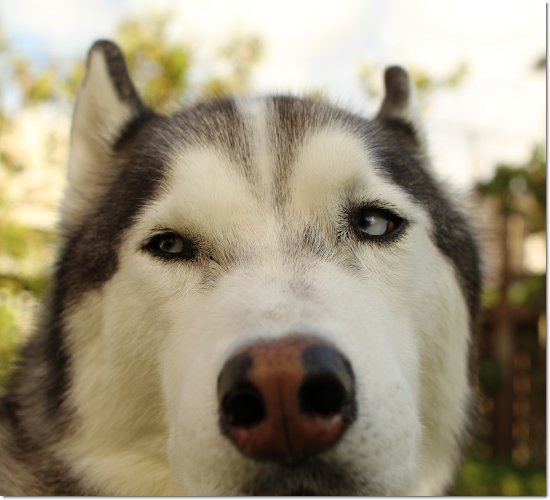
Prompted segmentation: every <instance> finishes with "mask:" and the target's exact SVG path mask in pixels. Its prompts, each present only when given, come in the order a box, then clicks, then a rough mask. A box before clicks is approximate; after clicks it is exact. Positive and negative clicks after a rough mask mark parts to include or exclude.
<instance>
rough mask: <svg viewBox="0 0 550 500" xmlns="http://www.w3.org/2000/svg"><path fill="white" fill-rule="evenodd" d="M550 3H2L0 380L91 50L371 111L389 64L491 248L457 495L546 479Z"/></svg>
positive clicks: (173, 84)
mask: <svg viewBox="0 0 550 500" xmlns="http://www.w3.org/2000/svg"><path fill="white" fill-rule="evenodd" d="M545 8H546V5H545V3H544V2H542V1H539V0H516V1H505V0H485V1H483V0H462V1H461V2H451V1H450V0H415V1H412V0H361V1H359V0H339V1H335V0H331V1H328V0H316V1H301V0H280V1H278V2H260V1H258V0H254V1H252V0H233V1H215V0H201V1H200V2H199V1H195V2H191V1H164V0H154V1H153V0H132V1H130V0H96V1H94V2H91V1H78V0H49V1H48V2H44V1H39V0H34V1H33V0H18V1H13V0H1V1H0V384H2V383H4V382H5V381H6V379H7V377H9V372H10V367H11V366H12V365H13V362H14V360H15V359H16V357H17V347H16V346H17V345H18V344H19V343H20V342H21V340H23V339H24V338H25V337H26V336H27V335H29V333H30V332H31V331H32V325H33V323H34V321H35V319H36V317H37V315H38V313H39V307H40V306H39V304H40V301H41V300H42V298H43V296H44V294H45V293H46V290H47V286H48V269H49V266H51V264H52V262H53V250H54V247H55V241H56V220H57V212H56V208H57V206H58V203H59V200H60V198H61V195H62V191H63V187H64V183H65V177H64V175H65V170H64V169H65V163H66V159H67V141H68V134H69V129H70V118H71V112H72V106H73V105H74V96H75V93H76V90H77V88H78V85H79V84H80V82H81V79H82V76H83V72H84V60H85V56H86V52H87V50H88V49H89V47H90V46H91V44H92V43H93V42H94V40H96V39H99V38H109V39H113V40H115V41H116V42H118V43H119V44H120V45H121V47H122V48H123V50H124V52H125V53H126V55H127V58H128V64H129V67H130V71H131V73H132V74H133V76H134V78H135V80H136V82H137V85H138V88H139V89H140V91H141V92H142V94H143V95H144V97H145V99H146V100H147V101H148V102H149V103H150V104H151V105H152V106H154V107H155V108H156V109H157V110H159V111H161V112H162V111H170V110H173V109H176V108H177V107H178V106H180V105H185V103H189V102H192V101H194V100H196V99H199V98H207V99H210V98H215V97H216V96H219V95H225V94H235V93H236V94H254V93H272V92H288V91H290V92H294V93H300V94H306V95H310V96H313V97H318V98H322V99H330V100H333V101H335V102H337V103H339V104H340V105H341V106H344V107H346V108H349V109H352V110H354V111H356V112H358V113H360V114H363V115H365V116H372V115H373V114H375V113H376V111H377V107H378V106H379V104H380V100H381V98H382V75H383V70H384V68H385V67H387V66H388V65H392V64H400V65H402V66H404V67H406V68H407V69H408V70H409V72H410V74H411V76H412V78H413V79H414V81H415V82H416V84H417V87H418V94H419V99H420V104H421V107H422V110H423V114H424V117H425V121H426V128H427V132H428V137H429V142H430V146H431V151H432V157H433V159H434V165H435V168H436V170H437V171H438V173H439V175H440V177H442V179H443V180H444V181H446V182H447V183H449V184H450V185H452V186H454V187H455V188H456V189H457V191H458V192H459V194H462V196H463V197H464V198H465V202H466V203H468V205H469V206H471V207H473V208H470V209H469V213H471V214H472V218H474V219H475V221H476V224H477V225H478V226H479V227H480V235H481V237H482V240H483V245H484V249H485V252H486V255H487V257H486V261H487V273H488V277H487V283H486V288H485V292H484V296H483V301H484V313H483V318H482V321H481V333H480V338H479V346H480V348H479V386H480V392H481V395H482V396H481V404H480V418H479V422H478V424H477V425H476V429H475V439H474V444H473V446H472V450H471V453H470V455H469V458H468V460H467V461H466V463H465V465H464V466H463V467H462V469H461V471H460V472H459V475H458V479H457V485H456V486H455V488H454V490H452V493H454V494H462V495H470V494H477V495H532V494H537V495H541V494H545V492H546V473H545V467H546V312H545V304H546V215H545V214H546V142H545V135H546V124H545V120H546V106H545V89H546V48H545V47H546V43H545V36H546V34H545V25H546V13H545Z"/></svg>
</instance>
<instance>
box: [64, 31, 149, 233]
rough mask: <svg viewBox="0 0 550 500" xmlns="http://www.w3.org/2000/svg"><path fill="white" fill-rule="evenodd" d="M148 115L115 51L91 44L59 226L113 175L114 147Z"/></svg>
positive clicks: (105, 45) (85, 205)
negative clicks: (119, 139)
mask: <svg viewBox="0 0 550 500" xmlns="http://www.w3.org/2000/svg"><path fill="white" fill-rule="evenodd" d="M147 112H149V113H151V111H150V110H149V109H148V108H147V106H145V105H144V104H143V102H142V101H141V99H140V98H139V95H138V93H137V91H136V89H135V87H134V84H133V83H132V80H131V79H130V76H129V75H128V70H127V68H126V63H125V61H124V56H123V55H122V52H121V51H120V49H119V48H118V47H117V46H116V45H115V44H114V43H112V42H109V41H105V40H101V41H98V42H96V43H94V45H93V46H92V48H91V49H90V51H89V53H88V61H87V69H86V76H85V77H84V82H83V84H82V86H81V88H80V90H79V93H78V96H77V101H76V106H75V110H74V114H73V123H72V129H71V139H70V151H69V167H68V188H67V193H66V197H65V201H64V203H63V207H62V209H63V210H62V211H63V217H62V219H63V222H64V223H68V220H69V219H70V220H73V221H74V220H75V218H76V219H77V220H78V219H79V215H80V214H82V212H83V211H84V210H85V209H86V208H88V207H89V206H90V203H92V201H93V200H96V199H97V197H98V195H99V194H101V191H102V190H103V189H104V187H105V185H106V184H108V182H107V181H108V178H109V177H113V176H114V175H115V174H116V172H112V169H113V168H114V165H112V163H113V162H112V161H111V153H112V149H113V145H114V143H115V141H116V139H117V138H118V137H119V136H120V134H121V133H122V132H123V131H124V129H125V128H126V127H127V126H128V124H129V123H130V122H132V121H133V120H135V119H136V118H138V117H139V116H140V115H142V114H143V113H147ZM65 225H66V224H65Z"/></svg>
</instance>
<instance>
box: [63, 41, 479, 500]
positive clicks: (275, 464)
mask: <svg viewBox="0 0 550 500" xmlns="http://www.w3.org/2000/svg"><path fill="white" fill-rule="evenodd" d="M118 57H119V56H118V55H117V52H116V50H115V49H114V48H113V47H112V46H111V45H108V44H99V45H96V46H95V50H94V49H93V50H92V52H91V57H90V62H89V71H88V77H87V80H86V82H85V84H84V87H83V90H82V91H81V95H80V97H79V103H78V105H77V110H76V114H75V125H74V128H73V136H72V149H71V164H70V174H69V175H70V181H71V185H70V187H69V191H68V195H67V199H66V202H65V206H64V210H65V214H64V223H63V224H64V230H65V233H64V234H65V239H66V242H67V243H66V247H69V246H70V247H71V248H72V251H76V252H77V253H80V255H81V257H79V258H80V260H79V261H78V262H79V265H80V269H81V270H80V272H81V276H84V278H79V279H80V280H81V284H80V285H79V286H80V288H81V290H82V293H81V295H82V297H81V298H79V299H78V300H75V303H76V302H79V301H80V303H85V304H87V308H86V311H87V312H85V313H82V312H75V311H76V309H77V308H76V307H74V308H73V309H72V310H71V312H68V313H67V318H68V320H67V323H68V324H69V325H74V328H75V329H76V328H77V325H78V324H86V325H92V324H93V325H96V326H88V327H87V328H86V331H87V332H88V333H86V335H90V336H93V337H94V339H95V340H93V341H92V340H89V339H86V338H85V335H84V334H82V335H81V337H80V338H79V340H78V341H75V342H74V344H75V346H74V349H75V350H78V349H82V353H81V356H82V357H83V358H85V357H88V360H89V364H90V365H91V366H99V365H101V367H102V369H104V370H107V372H108V375H104V376H103V377H104V378H105V380H104V381H103V385H102V386H101V387H102V388H103V389H102V390H104V391H105V392H104V393H103V395H102V396H100V394H99V393H100V389H99V388H97V387H93V383H92V384H91V383H90V371H92V370H93V368H91V367H89V368H87V369H79V368H78V367H75V387H74V389H73V394H74V396H73V397H74V398H75V399H76V400H77V408H78V407H81V406H82V405H90V403H89V401H90V399H93V398H95V399H96V400H97V398H98V397H103V398H104V400H105V402H104V403H102V407H101V408H99V409H98V408H96V407H94V409H93V410H90V412H93V413H94V415H95V416H94V417H89V416H86V415H84V416H83V417H82V418H83V420H84V421H85V420H86V419H87V418H88V419H89V422H88V423H90V425H91V422H92V420H94V419H95V421H96V422H104V424H105V425H106V426H107V427H109V428H111V430H109V433H110V434H106V435H105V440H107V439H108V437H109V436H111V439H112V440H113V441H112V442H117V443H120V446H127V447H128V452H129V454H130V455H131V454H132V453H134V454H135V456H133V457H132V458H128V459H127V460H128V463H132V464H133V463H137V462H139V458H136V457H139V454H140V447H142V449H143V450H145V451H144V455H148V459H150V458H151V457H150V455H151V454H154V455H155V456H156V460H157V461H156V462H155V464H156V465H155V466H152V470H153V469H154V474H155V475H156V476H155V477H156V481H157V482H158V484H161V483H162V482H163V481H167V482H171V481H173V483H174V484H175V486H176V491H177V492H179V493H180V494H184V495H236V494H242V493H244V494H274V495H287V494H320V495H330V494H336V495H353V494H359V495H365V494H374V495H407V494H411V493H420V494H426V493H441V492H442V489H443V488H445V487H446V485H447V484H448V482H449V480H450V479H451V478H452V474H453V471H454V467H455V464H456V462H457V460H458V459H459V457H460V450H459V445H460V442H461V441H462V439H463V435H464V433H465V429H466V426H467V423H468V408H469V400H470V395H471V388H470V382H469V378H468V373H467V364H468V351H469V345H468V343H469V341H468V339H469V337H470V325H471V321H472V318H473V317H474V316H475V301H473V302H472V300H471V299H470V295H471V293H473V292H472V290H474V292H475V287H476V286H478V285H477V281H476V280H477V279H478V278H477V275H474V274H473V273H472V272H470V268H471V267H472V266H473V267H475V266H476V265H477V264H476V261H475V249H473V246H472V245H473V244H472V242H471V240H470V239H469V236H468V233H467V232H466V231H465V228H466V226H465V224H464V222H463V220H462V219H461V218H460V216H459V215H458V213H457V212H456V211H454V209H453V208H452V207H451V206H450V204H449V203H448V202H447V201H445V198H444V196H443V194H442V191H441V189H440V188H439V187H438V186H437V184H436V183H435V182H434V181H433V179H432V177H431V175H430V174H429V172H428V170H427V169H428V166H427V165H426V161H427V160H426V159H425V151H424V140H423V138H422V135H421V131H420V127H419V125H418V122H417V121H416V120H417V119H416V118H415V115H414V106H413V102H412V99H411V95H410V92H411V89H410V88H409V85H408V79H407V77H406V74H405V73H404V72H403V71H402V70H398V69H394V70H393V74H392V73H391V72H389V73H388V75H389V76H388V77H387V82H386V83H387V91H388V94H387V97H386V100H385V102H384V105H383V107H382V109H381V112H380V114H379V116H378V118H377V119H376V120H374V121H370V122H368V121H365V120H362V119H360V118H357V117H355V116H353V115H350V114H348V113H346V112H343V111H339V110H336V109H334V108H332V107H330V106H328V105H326V104H322V103H315V102H311V101H308V100H302V99H293V98H286V97H280V98H265V99H257V100H246V101H236V102H233V101H221V102H215V103H210V104H203V105H200V106H198V107H196V108H193V109H191V110H188V111H185V112H183V113H181V114H177V115H174V116H173V117H159V116H156V115H153V114H152V113H151V112H150V111H148V110H147V109H145V107H144V106H143V105H142V104H141V103H140V102H139V100H138V98H137V96H136V94H135V91H134V90H133V87H132V86H131V83H130V82H129V81H127V80H126V79H125V78H127V77H124V75H125V73H121V72H120V70H118V72H117V70H116V64H115V63H116V62H117V61H118V59H117V58H118ZM113 61H114V62H115V63H114V62H113ZM121 74H122V76H121ZM101 102H103V103H104V105H103V107H102V105H100V104H98V103H101ZM98 165H99V167H98ZM105 165H107V167H105ZM107 168H108V169H111V170H110V171H107ZM84 193H85V198H84V199H83V194H84ZM87 214H93V215H87ZM83 228H86V229H85V230H84V229H83ZM455 233H456V235H455V236H453V234H455ZM90 234H92V236H90ZM75 235H77V236H75ZM98 242H99V243H98ZM79 249H80V250H81V251H80V252H79ZM94 249H95V250H94ZM86 252H87V253H86ZM468 252H470V253H471V252H474V255H473V256H471V257H468V255H469V254H468ZM468 258H469V259H473V263H471V262H464V261H465V260H467V259H468ZM106 262H108V263H109V265H108V266H106ZM74 266H75V265H73V267H74ZM109 266H110V267H109ZM106 267H108V269H106ZM91 276H93V277H91ZM86 277H87V278H86ZM86 279H88V282H86ZM91 318H93V320H92V319H91ZM98 322H99V323H100V325H101V326H100V328H99V329H98V327H97V324H98ZM92 331H93V333H90V332H92ZM98 339H99V340H98ZM83 346H85V347H83ZM90 346H93V347H90ZM84 351H85V352H86V353H85V352H84ZM91 353H92V354H91ZM311 353H324V354H322V355H321V354H319V355H317V354H311ZM327 353H328V354H327ZM310 354H311V356H313V358H311V356H310V357H309V358H308V356H309V355H310ZM315 356H317V357H315ZM99 357H101V360H102V361H99V360H98V358H99ZM310 358H311V359H313V361H308V359H310ZM243 359H245V361H242V360H243ZM327 360H328V361H327ZM331 360H332V361H331ZM334 360H336V361H334ZM235 367H237V368H235ZM319 374H321V375H319ZM308 384H309V385H308ZM305 387H311V388H310V389H308V390H309V393H308V390H307V389H306V388H305ZM117 395H118V396H117ZM239 398H240V399H239ZM319 398H320V400H321V402H319ZM323 398H324V399H323ZM111 399H112V401H111ZM107 400H109V401H107ZM86 401H88V403H86ZM235 401H237V402H235ZM308 401H309V403H308ZM311 401H314V402H311ZM327 401H328V402H327ZM293 405H294V406H293ZM103 406H104V407H103ZM117 406H118V407H119V411H120V414H119V416H118V417H117V418H118V419H119V420H120V422H121V423H120V425H119V426H118V427H117V426H116V425H115V424H113V423H112V419H113V414H115V413H116V407H117ZM122 407H123V408H122ZM117 428H118V431H117V430H116V429H117ZM266 429H268V430H266ZM86 432H87V431H85V430H84V431H81V432H80V434H79V437H78V439H77V441H78V442H79V444H78V445H76V446H75V447H74V450H73V456H75V457H77V456H78V455H79V454H80V455H81V454H82V452H81V450H82V449H84V448H86V447H92V446H93V441H94V439H96V440H97V441H99V439H98V438H97V435H96V436H95V437H94V438H92V432H91V431H89V432H88V434H86ZM96 432H98V433H99V434H101V431H97V429H96ZM116 432H120V435H117V436H114V434H115V433H116ZM123 435H124V436H125V437H123ZM130 443H133V446H134V447H133V448H132V445H131V444H130ZM108 448H109V446H108V445H107V444H106V443H105V444H103V445H102V449H104V450H106V449H108ZM164 457H168V458H167V460H166V463H169V473H168V477H166V475H165V474H164V472H163V471H162V470H161V469H162V466H161V465H159V464H162V463H164V461H165V458H164ZM102 467H103V468H102ZM105 468H106V466H105V465H97V466H96V467H95V469H94V470H95V471H96V472H94V474H95V476H94V477H95V478H96V480H99V479H98V478H100V477H101V474H105V471H104V469H105ZM130 468H131V467H130V466H128V471H129V470H130ZM136 470H137V469H136ZM102 471H103V472H102ZM146 474H147V471H146V470H142V471H141V472H140V474H139V476H140V477H136V478H135V481H136V484H138V483H139V484H142V483H143V484H145V483H144V481H145V478H144V477H141V476H142V475H146ZM111 476H114V473H113V474H111ZM113 481H114V482H115V483H116V479H113ZM125 481H126V482H127V483H128V484H129V483H131V482H132V474H131V473H130V472H128V473H127V478H126V479H125ZM140 481H141V483H140ZM124 484H126V483H124ZM124 491H127V492H129V491H131V488H130V489H126V490H124ZM140 492H142V493H145V491H140ZM138 493H139V492H138Z"/></svg>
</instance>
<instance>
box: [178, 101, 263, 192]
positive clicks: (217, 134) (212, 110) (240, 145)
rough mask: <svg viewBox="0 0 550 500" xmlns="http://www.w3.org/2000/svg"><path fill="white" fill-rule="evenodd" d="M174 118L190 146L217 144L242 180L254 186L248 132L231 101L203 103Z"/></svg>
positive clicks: (254, 175) (254, 179) (254, 176)
mask: <svg viewBox="0 0 550 500" xmlns="http://www.w3.org/2000/svg"><path fill="white" fill-rule="evenodd" d="M174 119H175V120H176V122H177V124H178V126H179V128H180V130H181V131H182V132H183V133H184V134H185V136H186V139H187V140H188V141H189V142H190V143H194V144H199V145H204V146H209V147H211V146H212V145H213V144H214V145H219V146H220V149H221V150H222V151H226V152H227V154H228V155H229V159H230V160H231V163H232V164H233V165H234V166H236V167H237V168H238V169H239V170H240V172H241V173H242V174H243V175H244V177H245V178H246V179H248V181H249V182H250V183H252V184H253V185H254V184H256V183H257V173H256V172H255V171H254V169H253V167H252V146H251V144H250V139H249V135H250V132H249V131H248V130H247V126H246V123H245V120H244V119H243V117H242V116H241V114H240V113H239V111H238V109H237V106H236V105H235V102H234V101H232V100H229V99H224V100H219V101H212V102H204V103H201V104H199V105H198V106H196V107H194V108H193V109H190V110H187V111H185V112H183V113H180V114H178V115H176V116H174Z"/></svg>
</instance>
